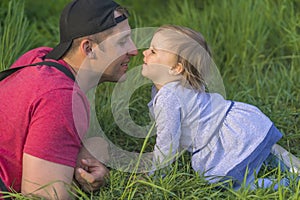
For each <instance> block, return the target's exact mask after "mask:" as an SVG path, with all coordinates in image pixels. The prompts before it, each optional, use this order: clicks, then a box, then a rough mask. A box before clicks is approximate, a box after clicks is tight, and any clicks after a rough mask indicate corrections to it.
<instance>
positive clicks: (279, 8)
mask: <svg viewBox="0 0 300 200" xmlns="http://www.w3.org/2000/svg"><path fill="white" fill-rule="evenodd" d="M8 2H9V1H8V0H1V1H0V6H1V7H0V17H1V18H0V42H1V49H0V60H1V66H0V69H4V68H6V67H8V66H9V65H10V64H11V63H12V62H13V61H14V60H15V59H16V58H17V57H18V56H20V55H21V54H22V53H24V52H25V51H27V50H29V49H31V48H33V47H37V46H40V45H49V46H54V45H55V44H56V43H57V42H58V38H59V35H58V27H57V23H58V19H59V12H60V10H61V9H62V7H63V4H64V3H65V2H67V1H66V0H59V1H56V3H55V4H53V3H45V2H43V3H41V2H37V1H36V0H27V1H25V2H26V4H25V9H24V8H23V3H22V2H24V1H12V3H10V4H9V3H8ZM49 2H50V0H49ZM118 2H120V3H122V4H123V5H126V7H127V8H128V9H129V10H130V11H131V13H132V15H131V18H130V24H131V26H132V27H133V28H140V27H152V26H159V25H162V24H177V25H184V26H188V27H190V28H193V29H195V30H198V31H200V32H201V33H202V34H203V35H204V37H205V38H206V39H207V41H208V43H209V44H210V47H211V49H212V51H213V55H214V61H215V63H216V65H217V67H218V68H219V70H220V72H221V75H222V78H223V82H224V85H225V88H226V96H227V98H228V99H232V100H236V101H242V102H246V103H250V104H253V105H256V106H258V107H259V108H260V109H261V110H262V111H263V112H264V113H265V114H266V115H268V116H269V117H270V118H271V119H272V121H273V122H274V123H275V125H276V126H277V127H278V128H279V129H280V130H281V131H282V133H283V134H284V137H283V139H282V140H281V141H280V142H279V143H280V144H281V145H282V146H284V147H285V148H287V149H288V150H290V151H291V152H292V153H294V154H295V155H297V156H298V157H300V147H299V145H298V144H299V143H300V116H299V115H300V114H299V113H300V106H299V105H300V104H299V101H300V81H299V77H300V67H299V65H300V46H299V45H300V15H299V12H298V11H299V9H300V2H299V1H298V0H282V1H279V0H262V1H252V0H246V1H239V0H228V1H218V0H212V1H207V0H205V1H198V0H182V1H181V0H167V1H159V0H152V1H151V2H149V1H146V0H139V1H132V0H122V1H121V0H119V1H118ZM48 4H49V5H48ZM45 5H47V6H45ZM9 6H10V7H9ZM8 8H9V9H8ZM41 10H43V11H45V12H41ZM45 19H47V20H45ZM141 59H142V56H141V53H140V54H139V55H138V56H137V57H136V58H134V59H133V61H132V62H131V64H130V68H131V69H134V68H135V67H136V66H138V65H140V64H141V63H142V60H141ZM114 87H115V84H112V83H107V84H103V85H101V86H99V87H98V88H97V89H96V96H95V107H96V116H97V118H98V120H99V121H100V126H101V127H102V129H103V131H104V133H105V135H106V136H107V137H108V138H109V139H110V140H111V141H112V142H113V143H114V144H116V145H117V146H120V147H121V148H122V149H125V150H127V151H136V152H139V151H140V150H141V149H143V148H144V150H145V151H151V150H152V148H153V145H154V141H155V137H150V138H149V140H148V141H147V143H144V139H142V138H135V137H132V136H129V135H128V134H127V133H125V132H124V131H123V130H122V129H121V128H120V127H118V125H117V124H115V123H114V118H113V116H112V110H111V99H110V97H111V95H112V93H113V90H114ZM128 87H130V86H128ZM125 88H126V86H125ZM128 89H129V88H128ZM149 100H150V85H145V86H143V87H142V88H139V89H137V90H136V91H135V92H134V93H133V96H132V97H131V99H130V105H129V112H130V115H131V117H132V119H133V121H134V122H135V123H137V124H139V125H141V126H144V125H147V124H149V122H150V120H149V117H148V114H149V113H148V110H147V106H146V104H147V102H148V101H149ZM120 105H122V104H120ZM115 106H116V107H117V108H119V107H120V106H119V107H118V106H117V105H115ZM119 109H121V108H119ZM166 171H167V175H166V177H165V178H164V179H161V178H153V177H142V175H141V174H138V173H125V172H121V171H118V170H111V178H110V180H109V184H108V185H107V186H105V187H104V188H102V189H101V191H100V192H98V193H95V194H94V195H89V194H85V193H83V192H80V193H81V194H82V198H81V199H284V200H285V199H299V198H300V197H299V196H300V195H299V194H300V193H299V189H300V185H299V184H298V183H293V184H292V186H291V187H289V188H283V187H280V188H279V190H278V191H272V190H270V189H258V190H255V191H250V190H249V189H247V188H242V189H241V190H239V191H234V190H233V189H232V188H230V187H228V188H226V189H223V190H221V189H220V188H219V187H217V186H218V185H209V184H207V183H206V182H205V180H204V179H203V177H202V176H201V175H199V174H197V173H195V172H194V171H193V170H192V169H191V166H190V163H189V156H188V155H186V154H184V155H183V156H181V157H180V159H179V160H178V161H177V162H175V163H174V164H173V165H172V166H170V167H168V168H167V169H166ZM274 174H275V176H278V177H280V176H282V174H280V173H279V172H275V173H274ZM13 195H16V196H17V199H22V198H25V197H22V196H21V195H20V194H13Z"/></svg>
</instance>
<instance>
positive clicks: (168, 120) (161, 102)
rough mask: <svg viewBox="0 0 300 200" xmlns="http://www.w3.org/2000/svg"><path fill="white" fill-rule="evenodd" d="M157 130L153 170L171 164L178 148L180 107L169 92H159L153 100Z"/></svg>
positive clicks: (174, 96)
mask: <svg viewBox="0 0 300 200" xmlns="http://www.w3.org/2000/svg"><path fill="white" fill-rule="evenodd" d="M153 107H154V116H155V122H156V129H157V137H156V144H155V146H154V158H153V159H154V165H155V166H154V169H157V168H162V167H165V166H167V165H168V164H171V163H172V162H173V160H174V158H175V157H174V156H176V153H177V150H178V148H179V141H180V136H181V106H180V102H179V100H178V98H177V96H176V95H175V94H174V93H172V92H171V91H169V90H164V91H159V93H158V94H157V96H156V97H155V99H154V105H153Z"/></svg>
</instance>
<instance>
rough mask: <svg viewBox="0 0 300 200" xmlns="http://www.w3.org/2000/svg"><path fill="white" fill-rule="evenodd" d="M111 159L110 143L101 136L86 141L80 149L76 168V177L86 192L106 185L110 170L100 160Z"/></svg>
mask: <svg viewBox="0 0 300 200" xmlns="http://www.w3.org/2000/svg"><path fill="white" fill-rule="evenodd" d="M108 159H109V154H108V143H107V142H106V141H105V140H104V139H103V138H100V137H93V138H89V139H87V140H85V141H84V146H83V147H82V148H81V149H80V152H79V154H78V158H77V164H76V168H75V179H76V181H77V182H78V183H79V184H80V186H81V188H82V189H83V190H84V191H86V192H93V191H97V190H99V189H100V187H101V186H103V185H105V181H106V179H108V178H109V170H108V169H107V168H106V167H105V165H104V164H102V163H101V162H100V161H99V160H101V161H102V160H103V161H104V162H105V161H107V160H108Z"/></svg>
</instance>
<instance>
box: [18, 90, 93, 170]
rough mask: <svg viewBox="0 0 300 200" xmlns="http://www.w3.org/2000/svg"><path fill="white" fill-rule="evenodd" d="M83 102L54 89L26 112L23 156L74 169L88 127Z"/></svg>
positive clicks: (72, 95) (70, 91)
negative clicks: (26, 120) (28, 117)
mask: <svg viewBox="0 0 300 200" xmlns="http://www.w3.org/2000/svg"><path fill="white" fill-rule="evenodd" d="M83 99H84V98H83V97H82V96H81V95H80V94H79V93H76V92H74V91H73V90H72V89H56V90H53V91H50V92H47V93H46V94H44V95H42V96H41V97H39V98H38V99H37V100H36V101H35V102H34V104H33V105H32V106H31V108H30V109H31V111H30V112H29V113H30V114H31V115H32V116H31V122H30V125H29V127H28V135H27V139H26V143H25V145H24V146H25V147H24V152H25V153H28V154H30V155H32V156H36V157H38V158H41V159H45V160H48V161H51V162H55V163H59V164H63V165H67V166H71V167H75V165H76V159H77V155H78V152H79V149H80V147H81V138H82V137H83V136H84V135H85V134H86V132H87V129H88V124H89V114H88V113H89V112H88V109H89V108H88V105H86V103H85V102H84V100H83Z"/></svg>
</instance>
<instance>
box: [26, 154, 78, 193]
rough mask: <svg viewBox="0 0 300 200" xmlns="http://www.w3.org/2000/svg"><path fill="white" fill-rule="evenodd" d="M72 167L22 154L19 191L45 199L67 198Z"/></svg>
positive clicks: (72, 171) (72, 172)
mask: <svg viewBox="0 0 300 200" xmlns="http://www.w3.org/2000/svg"><path fill="white" fill-rule="evenodd" d="M73 174H74V168H72V167H69V166H66V165H61V164H57V163H54V162H50V161H47V160H43V159H40V158H38V157H35V156H31V155H29V154H26V153H24V154H23V173H22V188H21V192H22V193H23V194H24V195H34V196H41V197H44V198H46V199H69V198H70V196H69V193H68V189H69V188H70V186H71V183H72V179H73Z"/></svg>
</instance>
